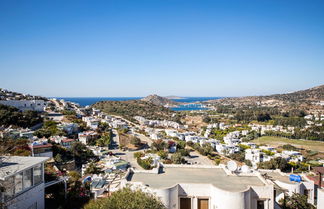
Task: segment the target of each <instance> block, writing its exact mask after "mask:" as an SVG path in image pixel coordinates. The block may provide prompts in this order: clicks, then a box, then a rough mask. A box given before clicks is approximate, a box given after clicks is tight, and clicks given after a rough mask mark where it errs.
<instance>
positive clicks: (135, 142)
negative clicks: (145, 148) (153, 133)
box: [130, 136, 141, 147]
mask: <svg viewBox="0 0 324 209" xmlns="http://www.w3.org/2000/svg"><path fill="white" fill-rule="evenodd" d="M130 143H131V144H133V145H135V146H136V147H138V146H140V145H141V140H140V139H139V138H137V137H135V136H134V137H132V138H131V141H130Z"/></svg>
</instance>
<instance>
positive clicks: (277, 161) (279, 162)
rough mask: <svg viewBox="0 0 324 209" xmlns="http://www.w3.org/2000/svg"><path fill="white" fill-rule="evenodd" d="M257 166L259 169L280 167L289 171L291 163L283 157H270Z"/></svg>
mask: <svg viewBox="0 0 324 209" xmlns="http://www.w3.org/2000/svg"><path fill="white" fill-rule="evenodd" d="M258 168H261V169H280V170H281V171H289V169H290V168H291V165H290V164H289V163H288V161H287V160H286V159H284V158H281V157H277V158H274V159H271V160H270V161H266V162H261V163H259V165H258Z"/></svg>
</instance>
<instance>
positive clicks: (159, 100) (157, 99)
mask: <svg viewBox="0 0 324 209" xmlns="http://www.w3.org/2000/svg"><path fill="white" fill-rule="evenodd" d="M141 100H142V101H145V102H149V103H152V104H155V105H159V106H175V105H178V102H175V101H172V100H170V99H168V98H166V97H161V96H158V95H156V94H153V95H149V96H147V97H145V98H143V99H141Z"/></svg>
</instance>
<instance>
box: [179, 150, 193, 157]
mask: <svg viewBox="0 0 324 209" xmlns="http://www.w3.org/2000/svg"><path fill="white" fill-rule="evenodd" d="M177 153H180V155H181V156H183V157H184V156H190V152H189V150H187V149H180V150H178V151H177Z"/></svg>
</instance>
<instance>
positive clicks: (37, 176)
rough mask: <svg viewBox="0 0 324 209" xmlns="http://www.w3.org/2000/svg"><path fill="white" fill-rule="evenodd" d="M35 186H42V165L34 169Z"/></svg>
mask: <svg viewBox="0 0 324 209" xmlns="http://www.w3.org/2000/svg"><path fill="white" fill-rule="evenodd" d="M33 174H34V185H37V184H40V183H41V182H42V181H43V171H42V164H39V165H37V166H35V167H34V172H33Z"/></svg>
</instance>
